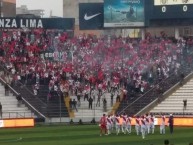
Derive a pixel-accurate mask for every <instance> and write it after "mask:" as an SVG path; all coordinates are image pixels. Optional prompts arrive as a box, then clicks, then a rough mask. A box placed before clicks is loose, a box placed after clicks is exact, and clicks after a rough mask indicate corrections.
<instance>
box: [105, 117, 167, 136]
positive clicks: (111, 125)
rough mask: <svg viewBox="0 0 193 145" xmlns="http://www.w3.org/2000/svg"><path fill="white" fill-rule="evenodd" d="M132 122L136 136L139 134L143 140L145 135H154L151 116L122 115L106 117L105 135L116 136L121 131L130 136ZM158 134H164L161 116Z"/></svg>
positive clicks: (153, 119)
mask: <svg viewBox="0 0 193 145" xmlns="http://www.w3.org/2000/svg"><path fill="white" fill-rule="evenodd" d="M103 117H104V116H103ZM105 117H106V116H105ZM132 122H135V131H136V134H137V135H140V134H141V135H142V138H143V139H144V138H145V136H146V135H147V134H150V133H151V134H154V129H155V116H154V115H153V114H146V115H143V116H140V117H139V116H137V117H135V118H132V117H130V116H128V115H126V114H125V113H124V114H123V115H108V116H107V117H106V135H109V134H111V133H113V132H116V134H117V135H118V134H119V133H120V132H121V131H122V133H124V134H127V133H128V134H131V131H132V125H134V124H133V123H132ZM160 134H165V116H164V115H161V124H160Z"/></svg>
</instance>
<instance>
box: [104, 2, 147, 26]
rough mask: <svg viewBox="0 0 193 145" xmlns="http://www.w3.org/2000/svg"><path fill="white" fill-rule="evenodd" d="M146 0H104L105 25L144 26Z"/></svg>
mask: <svg viewBox="0 0 193 145" xmlns="http://www.w3.org/2000/svg"><path fill="white" fill-rule="evenodd" d="M144 5H145V4H144V0H104V27H143V26H144V25H145V15H144V9H145V8H144Z"/></svg>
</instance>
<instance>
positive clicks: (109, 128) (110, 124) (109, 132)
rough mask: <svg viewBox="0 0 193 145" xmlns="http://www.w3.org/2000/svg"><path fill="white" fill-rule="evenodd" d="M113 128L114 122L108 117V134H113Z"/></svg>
mask: <svg viewBox="0 0 193 145" xmlns="http://www.w3.org/2000/svg"><path fill="white" fill-rule="evenodd" d="M111 127H112V121H111V116H110V115H108V117H107V133H108V134H111V130H112V129H111Z"/></svg>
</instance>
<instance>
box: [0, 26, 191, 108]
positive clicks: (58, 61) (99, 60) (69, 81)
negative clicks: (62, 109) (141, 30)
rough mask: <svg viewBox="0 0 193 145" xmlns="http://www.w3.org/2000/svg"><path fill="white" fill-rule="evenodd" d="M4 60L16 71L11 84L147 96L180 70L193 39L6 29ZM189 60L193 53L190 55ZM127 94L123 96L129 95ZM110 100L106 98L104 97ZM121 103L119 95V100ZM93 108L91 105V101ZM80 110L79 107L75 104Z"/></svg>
mask: <svg viewBox="0 0 193 145" xmlns="http://www.w3.org/2000/svg"><path fill="white" fill-rule="evenodd" d="M1 38H2V40H1V41H0V44H1V45H0V62H1V63H2V64H4V66H5V67H6V69H8V70H9V71H10V72H11V73H12V76H13V77H12V78H11V81H9V80H7V82H11V83H12V85H17V84H18V83H19V82H22V83H23V84H26V85H32V86H33V93H34V95H38V93H39V91H41V90H39V88H40V85H48V86H49V93H48V95H47V100H48V101H49V100H50V99H52V98H53V97H54V96H55V95H61V94H62V95H63V94H64V96H67V95H69V94H70V95H76V96H77V101H78V102H79V103H80V99H81V98H84V100H87V101H88V102H89V100H90V101H91V100H92V99H95V97H98V98H101V96H102V95H103V94H104V92H110V93H111V96H112V97H113V96H114V95H115V93H116V94H117V97H120V96H119V95H120V91H119V90H120V89H123V90H127V92H134V93H136V94H139V95H140V94H143V93H144V92H146V91H147V90H148V89H149V88H151V87H153V86H154V85H155V84H156V83H158V82H159V81H161V80H163V79H164V78H167V77H168V76H169V75H170V74H171V73H178V71H179V68H180V66H181V65H182V61H181V60H182V58H183V56H184V53H187V54H188V52H189V48H190V46H191V45H192V44H193V41H192V39H187V40H185V39H183V38H182V39H179V40H174V39H170V38H167V37H166V36H165V35H163V33H161V35H160V37H159V38H156V37H152V36H151V35H150V34H148V33H147V36H146V39H145V40H138V39H130V38H122V37H116V36H101V37H99V38H98V37H96V36H94V35H79V36H76V37H69V36H68V35H67V33H66V32H62V31H52V30H49V31H48V30H43V29H36V30H30V31H23V30H12V31H3V32H2V37H1ZM186 59H187V61H188V62H189V63H191V62H192V59H191V57H187V58H186ZM127 97H128V96H127V93H125V95H124V98H127ZM104 98H105V97H104ZM118 101H120V99H118ZM89 108H91V109H92V106H91V104H89ZM75 109H76V107H75Z"/></svg>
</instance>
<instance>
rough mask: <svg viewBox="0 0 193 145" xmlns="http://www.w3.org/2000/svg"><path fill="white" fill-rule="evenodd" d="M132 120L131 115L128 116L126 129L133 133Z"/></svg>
mask: <svg viewBox="0 0 193 145" xmlns="http://www.w3.org/2000/svg"><path fill="white" fill-rule="evenodd" d="M131 121H132V118H131V117H130V116H128V117H127V120H126V126H127V127H126V131H127V132H128V133H129V134H130V133H131Z"/></svg>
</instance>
